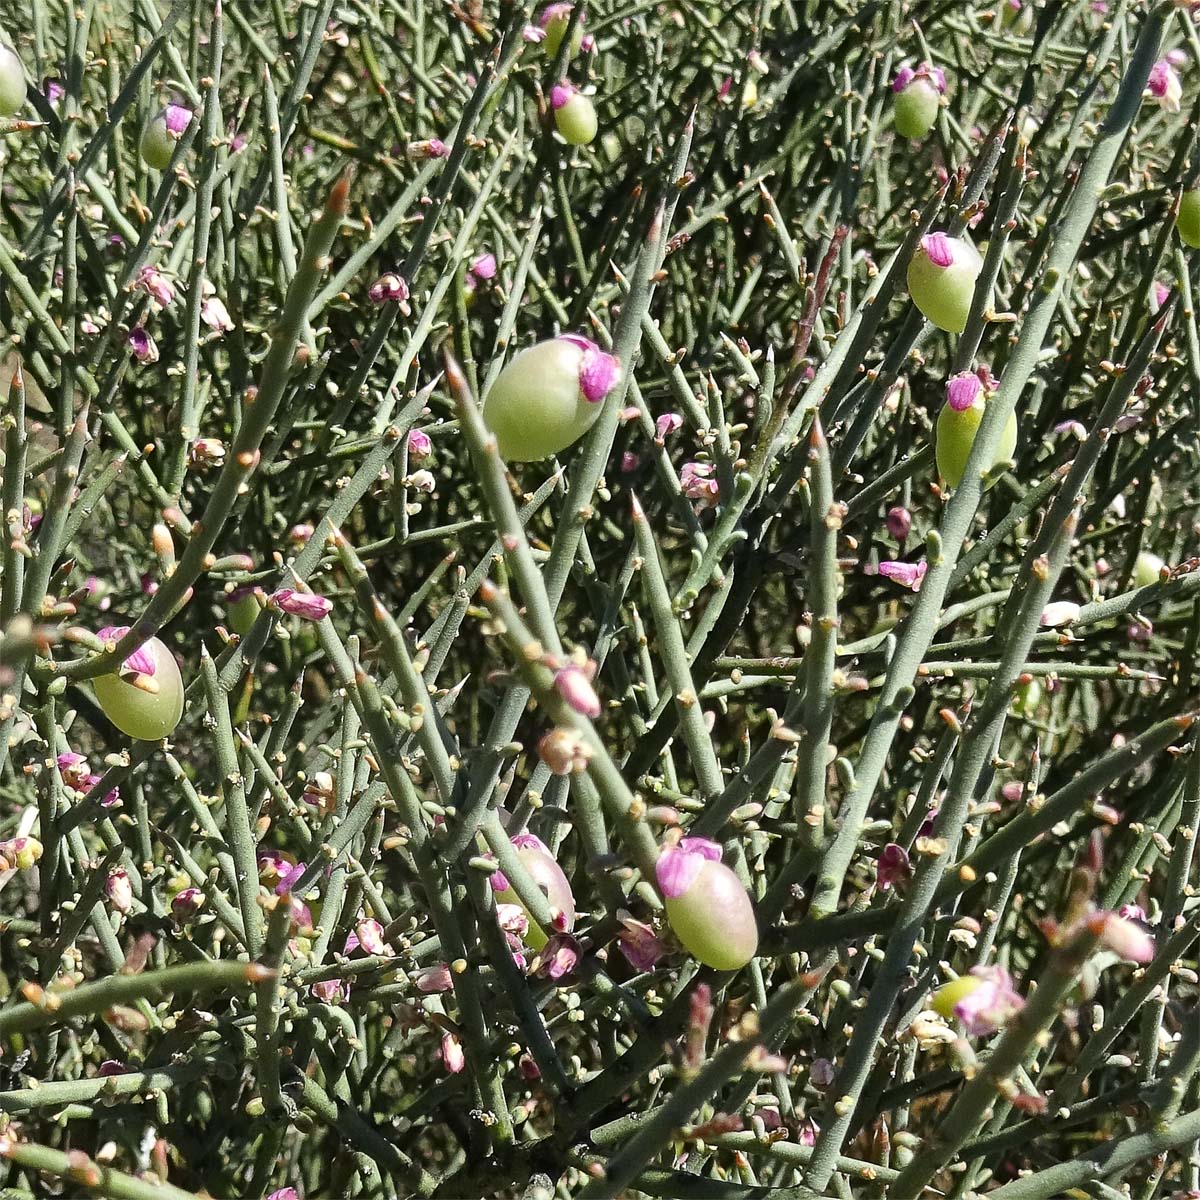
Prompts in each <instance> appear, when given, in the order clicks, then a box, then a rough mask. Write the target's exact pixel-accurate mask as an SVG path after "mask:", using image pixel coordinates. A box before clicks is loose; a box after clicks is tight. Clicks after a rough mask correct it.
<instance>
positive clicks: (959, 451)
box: [935, 371, 1017, 487]
mask: <svg viewBox="0 0 1200 1200" xmlns="http://www.w3.org/2000/svg"><path fill="white" fill-rule="evenodd" d="M946 395H947V400H946V403H945V404H944V405H942V411H941V412H939V413H938V419H937V430H936V434H935V439H936V444H935V450H936V458H937V469H938V474H939V475H940V476H941V477H942V478H943V479H944V480H945V481H946V482H947V483H948V484H949V485H950V486H951V487H958V485H959V484H960V483H961V482H962V477H963V471H964V470H966V466H967V458H968V456H969V455H970V453H971V447H972V446H973V445H974V444H975V434H976V432H977V431H978V429H979V424H980V422H981V421H982V420H983V414H984V413H985V412H986V411H987V399H986V397H985V393H984V388H983V385H982V383H980V381H979V378H978V376H977V375H975V374H974V372H970V371H965V372H963V373H962V374H961V375H956V376H954V378H953V379H951V380H950V382H949V383H947V385H946ZM1016 448H1017V418H1016V415H1015V414H1014V413H1011V412H1010V413H1009V414H1008V420H1007V421H1006V422H1005V425H1004V432H1003V433H1002V434H1001V436H1000V444H999V445H998V446H997V447H996V453H995V454H994V455H993V456H992V460H991V462H989V463H987V464H985V466H984V471H985V473H986V472H987V471H989V470H991V468H992V467H994V466H996V464H997V463H1002V462H1006V461H1008V460H1009V459H1011V458H1012V456H1013V451H1014V450H1015V449H1016ZM995 482H996V481H995V480H994V479H993V480H991V481H990V483H989V484H988V486H989V487H990V486H992V485H994V484H995Z"/></svg>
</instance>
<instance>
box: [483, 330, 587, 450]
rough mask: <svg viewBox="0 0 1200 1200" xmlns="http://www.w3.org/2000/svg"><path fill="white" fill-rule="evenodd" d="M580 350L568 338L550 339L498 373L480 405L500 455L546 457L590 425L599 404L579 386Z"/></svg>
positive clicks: (530, 349) (519, 356)
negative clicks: (590, 398)
mask: <svg viewBox="0 0 1200 1200" xmlns="http://www.w3.org/2000/svg"><path fill="white" fill-rule="evenodd" d="M583 355H584V350H583V348H582V347H580V346H579V345H578V344H576V342H574V341H572V340H571V339H569V338H561V337H559V338H552V339H551V340H550V341H548V342H539V343H538V344H537V345H536V346H531V347H530V348H529V349H528V350H523V351H522V352H521V353H520V354H518V355H517V356H516V358H514V359H513V360H512V362H510V363H509V364H508V366H506V367H505V368H504V370H503V371H501V372H500V374H499V375H498V376H497V377H496V382H495V383H493V384H492V387H491V390H490V391H489V392H488V394H487V399H486V400H485V401H484V404H483V420H484V423H485V424H486V425H487V427H488V428H489V429H490V430H491V431H492V432H493V433H494V434H495V435H496V444H497V447H498V449H499V450H500V457H501V458H503V459H505V460H507V461H508V462H535V461H536V460H538V459H539V458H548V457H549V456H550V455H551V454H558V453H560V452H561V451H563V450H565V449H566V448H567V447H568V446H569V445H571V443H572V442H574V441H575V440H576V439H578V438H580V437H582V436H583V435H584V434H585V433H586V432H587V431H588V430H589V429H590V428H591V426H592V423H593V422H594V421H595V420H596V418H597V417H598V416H599V415H600V409H601V407H602V406H601V405H600V404H599V403H595V402H593V401H590V400H588V398H587V397H586V396H585V395H584V394H583V391H582V389H581V388H580V386H579V368H580V365H581V364H582V361H583Z"/></svg>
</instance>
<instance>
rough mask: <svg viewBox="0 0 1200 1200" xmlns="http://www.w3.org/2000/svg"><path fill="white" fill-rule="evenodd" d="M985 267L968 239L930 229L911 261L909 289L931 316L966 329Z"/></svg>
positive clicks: (951, 329) (954, 329) (950, 328)
mask: <svg viewBox="0 0 1200 1200" xmlns="http://www.w3.org/2000/svg"><path fill="white" fill-rule="evenodd" d="M982 270H983V259H982V258H980V257H979V251H978V250H976V249H975V247H974V246H973V245H972V244H971V242H970V241H969V240H968V239H966V238H961V237H957V238H955V237H950V236H949V235H947V234H945V233H942V232H940V231H937V232H934V233H928V234H926V235H925V236H924V237H923V238H922V239H921V244H920V246H919V247H918V248H917V252H916V253H915V254H914V255H913V256H912V260H911V261H910V262H909V264H908V292H909V295H910V296H912V300H913V303H914V304H915V305H916V306H917V308H918V309H920V311H921V315H922V316H924V317H925V318H926V319H927V320H929V321H932V322H933V323H934V324H935V325H936V326H937V327H938V328H939V329H944V330H946V332H947V333H962V331H963V329H964V328H966V324H967V316H968V314H969V313H970V311H971V298H972V297H973V296H974V294H975V281H976V279H978V278H979V272H980V271H982Z"/></svg>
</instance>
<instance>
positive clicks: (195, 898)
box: [171, 887, 205, 922]
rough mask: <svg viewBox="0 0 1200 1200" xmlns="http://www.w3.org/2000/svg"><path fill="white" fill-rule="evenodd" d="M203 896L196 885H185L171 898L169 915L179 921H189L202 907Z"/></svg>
mask: <svg viewBox="0 0 1200 1200" xmlns="http://www.w3.org/2000/svg"><path fill="white" fill-rule="evenodd" d="M204 901H205V896H204V893H203V892H202V891H201V890H200V889H199V888H198V887H185V888H184V889H183V890H182V891H180V892H176V893H175V895H174V896H173V897H172V899H171V915H172V916H173V917H174V918H175V919H176V920H177V921H179V922H184V921H190V920H191V919H192V917H194V916H195V915H196V914H197V913H198V912H199V911H200V910H201V909H202V908H203V907H204Z"/></svg>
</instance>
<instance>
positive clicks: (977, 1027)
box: [954, 967, 1025, 1037]
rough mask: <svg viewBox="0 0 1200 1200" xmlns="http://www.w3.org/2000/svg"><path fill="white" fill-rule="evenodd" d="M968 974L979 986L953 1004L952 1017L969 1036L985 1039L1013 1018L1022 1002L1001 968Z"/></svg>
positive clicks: (1007, 975)
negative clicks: (954, 1017) (956, 1019)
mask: <svg viewBox="0 0 1200 1200" xmlns="http://www.w3.org/2000/svg"><path fill="white" fill-rule="evenodd" d="M971 974H972V975H973V976H974V977H975V978H976V979H978V980H980V983H979V985H978V986H977V987H975V988H972V989H971V991H969V992H968V993H967V994H966V995H965V996H964V997H963V998H962V999H961V1000H959V1001H958V1003H957V1004H955V1006H954V1015H955V1016H956V1017H957V1018H958V1019H959V1020H960V1021H961V1022H962V1023H963V1027H964V1028H965V1029H966V1031H967V1033H968V1034H970V1035H971V1037H984V1036H986V1035H987V1034H989V1033H995V1032H996V1030H997V1029H999V1028H1000V1027H1001V1026H1002V1025H1004V1024H1005V1023H1006V1022H1007V1021H1008V1020H1009V1018H1010V1017H1014V1016H1016V1014H1017V1013H1019V1012H1020V1011H1021V1009H1023V1008H1024V1007H1025V999H1024V997H1023V996H1021V995H1020V993H1018V992H1017V991H1015V990H1014V988H1013V981H1012V976H1011V975H1009V973H1008V972H1007V971H1006V970H1005V969H1004V968H1003V967H972V968H971Z"/></svg>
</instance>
